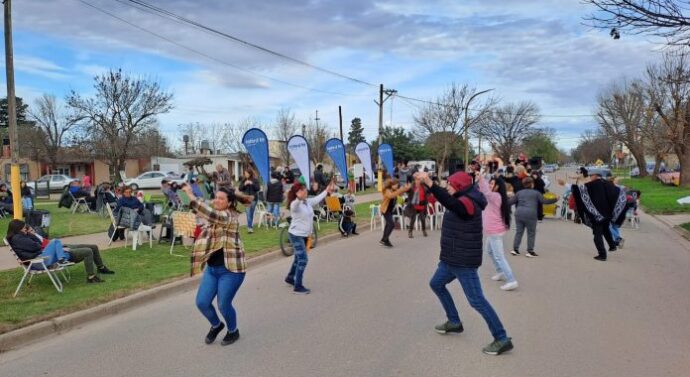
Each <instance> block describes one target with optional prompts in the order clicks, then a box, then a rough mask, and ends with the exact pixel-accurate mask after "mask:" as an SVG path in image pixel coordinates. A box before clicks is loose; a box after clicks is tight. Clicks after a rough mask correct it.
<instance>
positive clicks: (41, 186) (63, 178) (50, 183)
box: [26, 174, 79, 192]
mask: <svg viewBox="0 0 690 377" xmlns="http://www.w3.org/2000/svg"><path fill="white" fill-rule="evenodd" d="M75 181H79V180H78V179H76V178H72V177H70V176H67V175H64V174H47V175H44V176H43V177H41V178H39V179H37V180H36V181H31V182H27V183H26V184H27V186H29V187H30V188H31V189H32V192H33V191H35V190H38V191H39V192H40V191H44V190H48V189H50V191H53V192H55V191H63V190H64V189H65V188H66V187H68V186H69V185H70V183H72V182H75Z"/></svg>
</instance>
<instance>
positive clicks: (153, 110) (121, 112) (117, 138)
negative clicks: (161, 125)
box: [67, 70, 173, 179]
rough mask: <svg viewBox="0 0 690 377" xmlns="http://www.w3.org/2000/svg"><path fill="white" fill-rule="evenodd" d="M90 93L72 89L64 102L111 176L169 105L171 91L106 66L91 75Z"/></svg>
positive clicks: (122, 164)
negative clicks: (83, 95)
mask: <svg viewBox="0 0 690 377" xmlns="http://www.w3.org/2000/svg"><path fill="white" fill-rule="evenodd" d="M94 89H96V94H95V96H94V97H90V98H85V97H82V95H80V94H78V93H77V92H75V91H72V92H71V93H70V94H69V95H68V96H67V104H68V105H69V106H70V107H71V108H72V109H73V110H74V111H75V116H74V117H73V118H72V119H71V121H72V122H79V123H81V124H83V125H84V127H85V131H86V135H85V136H86V137H87V138H88V139H90V140H91V141H92V142H93V145H94V146H95V147H96V148H97V149H96V150H97V151H99V152H100V153H102V154H103V157H104V158H105V159H106V161H107V162H108V165H109V167H110V176H111V178H112V179H115V178H116V177H117V175H116V174H117V173H118V172H119V171H120V170H124V167H125V161H126V160H127V158H128V157H129V156H130V153H131V147H132V142H133V141H134V140H135V139H136V138H137V136H139V135H141V133H143V132H144V131H146V130H147V129H149V128H151V127H154V126H155V125H156V116H157V115H159V114H163V113H167V112H169V111H170V110H171V109H172V107H173V106H172V97H173V95H172V93H169V92H166V91H164V90H162V89H161V87H160V84H158V83H157V82H155V81H152V80H148V79H144V78H137V77H132V76H129V75H126V74H123V73H122V70H110V71H109V72H107V73H104V74H102V75H100V76H96V77H94Z"/></svg>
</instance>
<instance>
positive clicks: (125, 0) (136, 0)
mask: <svg viewBox="0 0 690 377" xmlns="http://www.w3.org/2000/svg"><path fill="white" fill-rule="evenodd" d="M116 1H118V2H119V3H122V4H126V5H129V6H132V7H134V8H136V9H139V10H145V9H148V10H149V11H150V12H149V13H153V14H156V15H158V16H159V17H163V18H168V19H173V20H178V21H180V22H183V23H185V24H187V25H190V26H193V27H195V28H198V29H201V30H203V31H205V32H208V33H211V34H215V35H217V36H220V37H223V38H225V39H229V40H232V41H234V42H237V43H240V44H243V45H245V46H247V47H251V48H254V49H257V50H259V51H262V52H265V53H267V54H270V55H273V56H276V57H279V58H282V59H285V60H288V61H290V62H293V63H296V64H300V65H303V66H305V67H309V68H311V69H315V70H317V71H321V72H324V73H327V74H329V75H333V76H337V77H340V78H343V79H346V80H350V81H353V82H356V83H358V84H362V85H367V86H374V87H376V86H378V85H375V84H372V83H369V82H366V81H363V80H360V79H357V78H354V77H351V76H347V75H344V74H342V73H338V72H335V71H332V70H330V69H326V68H323V67H319V66H317V65H314V64H311V63H308V62H305V61H303V60H299V59H297V58H293V57H291V56H288V55H285V54H283V53H280V52H277V51H274V50H271V49H269V48H266V47H263V46H260V45H258V44H256V43H252V42H249V41H246V40H244V39H241V38H239V37H236V36H234V35H231V34H228V33H225V32H223V31H220V30H218V29H215V28H212V27H210V26H207V25H204V24H201V23H199V22H197V21H194V20H191V19H188V18H185V17H183V16H180V15H178V14H175V13H173V12H171V11H169V10H166V9H163V8H160V7H157V6H155V5H151V4H148V3H146V2H144V1H141V0H116ZM133 4H136V5H138V7H136V6H134V5H133ZM141 7H143V8H145V9H142V8H141Z"/></svg>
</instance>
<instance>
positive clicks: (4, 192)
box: [0, 183, 14, 213]
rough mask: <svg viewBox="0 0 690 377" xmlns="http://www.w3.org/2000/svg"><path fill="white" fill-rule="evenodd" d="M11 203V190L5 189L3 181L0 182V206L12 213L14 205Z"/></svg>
mask: <svg viewBox="0 0 690 377" xmlns="http://www.w3.org/2000/svg"><path fill="white" fill-rule="evenodd" d="M12 203H13V202H12V191H10V190H8V189H7V185H6V184H5V183H0V208H2V209H3V210H5V211H7V212H9V213H14V205H13V204H12Z"/></svg>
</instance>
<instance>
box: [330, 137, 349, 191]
mask: <svg viewBox="0 0 690 377" xmlns="http://www.w3.org/2000/svg"><path fill="white" fill-rule="evenodd" d="M326 153H327V154H328V155H329V156H330V157H331V160H333V163H334V164H335V167H336V168H338V171H339V172H340V175H341V176H342V177H343V181H344V182H345V183H347V181H348V179H347V157H346V156H345V145H344V144H343V141H342V140H340V139H337V138H333V139H329V140H328V141H327V142H326Z"/></svg>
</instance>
